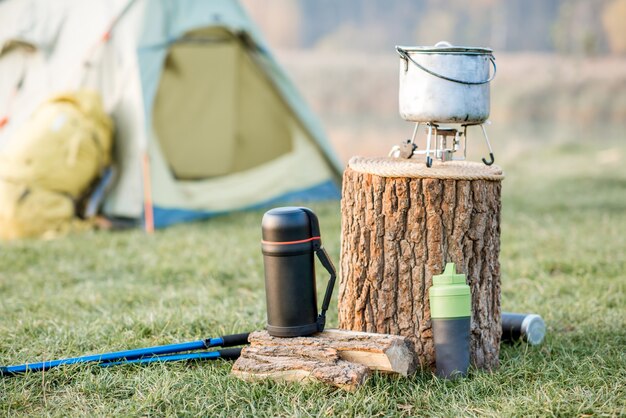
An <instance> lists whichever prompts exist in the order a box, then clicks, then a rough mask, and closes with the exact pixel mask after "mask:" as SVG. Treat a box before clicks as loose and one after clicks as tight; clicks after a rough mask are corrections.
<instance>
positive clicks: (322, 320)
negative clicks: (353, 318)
mask: <svg viewBox="0 0 626 418" xmlns="http://www.w3.org/2000/svg"><path fill="white" fill-rule="evenodd" d="M302 210H303V211H305V212H306V213H307V215H308V216H309V219H310V221H311V235H312V236H313V237H317V238H318V239H316V240H314V241H313V250H315V255H317V258H318V259H319V260H320V262H321V263H322V265H323V266H324V268H325V269H326V271H328V273H329V274H330V278H329V279H328V284H327V285H326V292H325V293H324V300H323V301H322V310H321V311H320V314H319V315H318V317H317V329H318V331H319V332H322V331H324V326H325V325H326V311H327V310H328V307H329V306H330V299H331V297H332V295H333V289H334V287H335V280H336V279H337V272H336V270H335V266H334V265H333V262H332V261H331V260H330V257H329V256H328V253H327V252H326V250H325V249H324V247H322V238H321V236H320V224H319V221H318V220H317V216H316V215H315V213H313V211H312V210H311V209H308V208H302Z"/></svg>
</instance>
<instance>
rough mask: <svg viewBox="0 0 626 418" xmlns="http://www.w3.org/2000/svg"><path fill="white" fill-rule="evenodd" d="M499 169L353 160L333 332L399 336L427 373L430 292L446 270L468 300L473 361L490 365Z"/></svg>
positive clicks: (495, 321)
mask: <svg viewBox="0 0 626 418" xmlns="http://www.w3.org/2000/svg"><path fill="white" fill-rule="evenodd" d="M502 178H503V174H502V171H501V170H500V169H499V168H498V167H496V166H491V167H487V166H485V165H483V164H480V163H469V162H457V161H451V162H446V163H438V162H434V163H433V167H432V168H426V167H425V165H424V164H423V163H418V162H416V161H414V160H398V159H386V158H377V159H366V158H360V157H354V158H353V159H352V160H350V163H349V165H348V168H347V169H346V171H345V173H344V178H343V192H342V201H341V214H342V227H341V228H342V232H341V235H342V244H341V272H340V285H339V326H340V327H341V328H344V329H351V330H358V331H367V332H379V333H388V334H397V335H403V336H406V337H408V338H409V339H410V340H411V341H412V342H413V343H414V344H415V352H416V355H417V361H418V362H419V364H420V365H421V366H422V367H433V365H434V361H435V353H434V343H433V340H432V329H431V321H430V304H429V300H428V289H429V288H430V286H431V285H432V276H433V275H436V274H441V273H442V272H443V269H444V267H445V264H446V263H448V262H453V263H455V264H456V266H457V271H458V272H460V273H464V274H466V276H467V281H468V284H469V286H470V289H471V293H472V325H471V337H470V357H471V362H472V364H473V365H475V366H476V367H478V368H482V369H492V368H495V367H497V366H498V355H499V346H500V334H501V319H500V264H499V261H498V256H499V252H500V208H501V203H500V191H501V180H502Z"/></svg>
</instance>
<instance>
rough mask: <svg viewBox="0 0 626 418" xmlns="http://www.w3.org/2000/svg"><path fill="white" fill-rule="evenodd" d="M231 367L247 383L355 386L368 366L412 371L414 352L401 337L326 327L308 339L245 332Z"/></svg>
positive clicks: (348, 388) (364, 378) (391, 371)
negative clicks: (245, 338)
mask: <svg viewBox="0 0 626 418" xmlns="http://www.w3.org/2000/svg"><path fill="white" fill-rule="evenodd" d="M249 341H250V346H249V347H244V348H243V350H242V352H241V357H239V359H238V360H237V361H236V362H235V364H234V365H233V369H232V373H233V375H235V376H237V377H239V378H241V379H244V380H248V381H255V380H263V379H272V380H276V381H310V380H313V381H320V382H324V383H328V384H331V385H333V386H336V387H339V388H342V389H345V390H354V389H356V388H357V387H358V386H359V385H361V384H363V382H365V380H366V379H367V377H368V376H369V374H370V371H371V370H378V371H382V372H386V373H396V374H400V375H403V376H406V375H408V374H409V373H411V372H413V371H414V370H415V366H414V352H413V350H412V347H411V344H410V342H409V341H408V339H406V338H405V337H401V336H396V335H384V334H371V333H364V332H354V331H344V330H326V331H324V332H322V333H318V334H315V335H313V336H310V337H296V338H277V337H272V336H270V335H269V334H268V333H267V332H266V331H258V332H253V333H252V334H250V337H249Z"/></svg>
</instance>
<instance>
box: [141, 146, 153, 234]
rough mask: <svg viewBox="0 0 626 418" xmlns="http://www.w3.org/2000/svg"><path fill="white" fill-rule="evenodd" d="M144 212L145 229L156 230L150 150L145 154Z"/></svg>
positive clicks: (149, 232) (148, 231)
mask: <svg viewBox="0 0 626 418" xmlns="http://www.w3.org/2000/svg"><path fill="white" fill-rule="evenodd" d="M142 168H143V213H144V229H145V231H146V232H147V233H148V234H152V233H153V232H154V208H153V206H152V183H151V181H150V180H151V178H150V157H149V156H148V151H146V152H145V153H144V154H143V164H142Z"/></svg>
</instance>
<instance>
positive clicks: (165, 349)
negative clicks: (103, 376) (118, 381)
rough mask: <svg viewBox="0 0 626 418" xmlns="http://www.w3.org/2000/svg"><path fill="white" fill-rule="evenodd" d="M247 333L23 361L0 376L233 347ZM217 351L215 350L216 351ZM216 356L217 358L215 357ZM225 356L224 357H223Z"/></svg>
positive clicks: (245, 339)
mask: <svg viewBox="0 0 626 418" xmlns="http://www.w3.org/2000/svg"><path fill="white" fill-rule="evenodd" d="M248 335H249V333H243V334H233V335H224V336H221V337H216V338H207V339H205V340H198V341H190V342H186V343H177V344H168V345H159V346H155V347H147V348H138V349H134V350H126V351H115V352H111V353H103V354H93V355H88V356H80V357H71V358H65V359H59V360H49V361H42V362H40V363H30V364H29V363H25V364H19V365H15V366H2V367H0V376H6V375H13V374H20V373H25V372H29V371H30V372H40V371H44V370H48V369H51V368H53V367H57V366H62V365H64V364H77V363H109V362H118V363H124V362H128V361H129V360H136V359H141V358H144V357H147V358H152V357H153V356H159V355H163V354H174V353H181V352H185V351H192V350H202V349H206V348H212V347H234V346H237V345H244V344H248ZM222 351H223V352H225V351H226V350H222ZM216 353H217V352H216ZM216 358H219V356H218V357H216ZM223 358H226V357H223Z"/></svg>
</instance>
